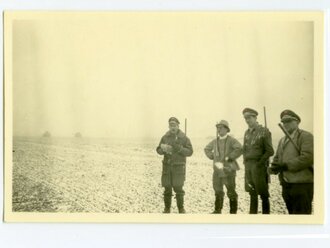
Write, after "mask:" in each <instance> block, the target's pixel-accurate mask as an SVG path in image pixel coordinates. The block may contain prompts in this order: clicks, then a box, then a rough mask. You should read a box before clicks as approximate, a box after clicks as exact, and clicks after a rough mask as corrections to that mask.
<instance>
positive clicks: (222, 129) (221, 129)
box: [217, 125, 228, 137]
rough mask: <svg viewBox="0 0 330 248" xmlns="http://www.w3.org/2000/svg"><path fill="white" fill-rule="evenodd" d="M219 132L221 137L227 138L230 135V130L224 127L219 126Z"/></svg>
mask: <svg viewBox="0 0 330 248" xmlns="http://www.w3.org/2000/svg"><path fill="white" fill-rule="evenodd" d="M217 131H218V134H219V135H220V136H221V137H223V136H225V135H226V134H227V133H228V129H227V128H226V127H225V126H223V125H219V126H217Z"/></svg>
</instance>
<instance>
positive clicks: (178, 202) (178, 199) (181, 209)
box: [176, 195, 186, 214]
mask: <svg viewBox="0 0 330 248" xmlns="http://www.w3.org/2000/svg"><path fill="white" fill-rule="evenodd" d="M176 205H177V206H178V210H179V214H185V213H186V210H185V209H184V198H183V195H176Z"/></svg>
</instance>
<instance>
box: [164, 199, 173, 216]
mask: <svg viewBox="0 0 330 248" xmlns="http://www.w3.org/2000/svg"><path fill="white" fill-rule="evenodd" d="M171 203H172V196H171V195H164V204H165V208H164V211H163V213H164V214H169V213H171Z"/></svg>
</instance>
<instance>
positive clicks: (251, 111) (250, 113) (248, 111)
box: [243, 108, 258, 116]
mask: <svg viewBox="0 0 330 248" xmlns="http://www.w3.org/2000/svg"><path fill="white" fill-rule="evenodd" d="M243 115H244V116H258V112H257V111H256V110H254V109H251V108H245V109H243Z"/></svg>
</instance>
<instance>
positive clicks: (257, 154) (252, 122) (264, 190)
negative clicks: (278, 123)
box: [243, 108, 274, 214]
mask: <svg viewBox="0 0 330 248" xmlns="http://www.w3.org/2000/svg"><path fill="white" fill-rule="evenodd" d="M243 116H244V119H245V122H246V123H247V124H248V130H246V132H245V134H244V143H243V159H244V165H245V191H247V192H249V194H250V212H249V213H250V214H257V213H258V195H260V198H261V200H262V213H263V214H269V213H270V204H269V192H268V173H267V160H268V159H269V157H270V156H272V155H273V154H274V149H273V145H272V136H271V133H270V131H269V130H268V129H267V128H265V127H263V126H261V125H260V124H259V123H258V122H257V116H258V112H257V111H256V110H254V109H251V108H245V109H244V110H243Z"/></svg>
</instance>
